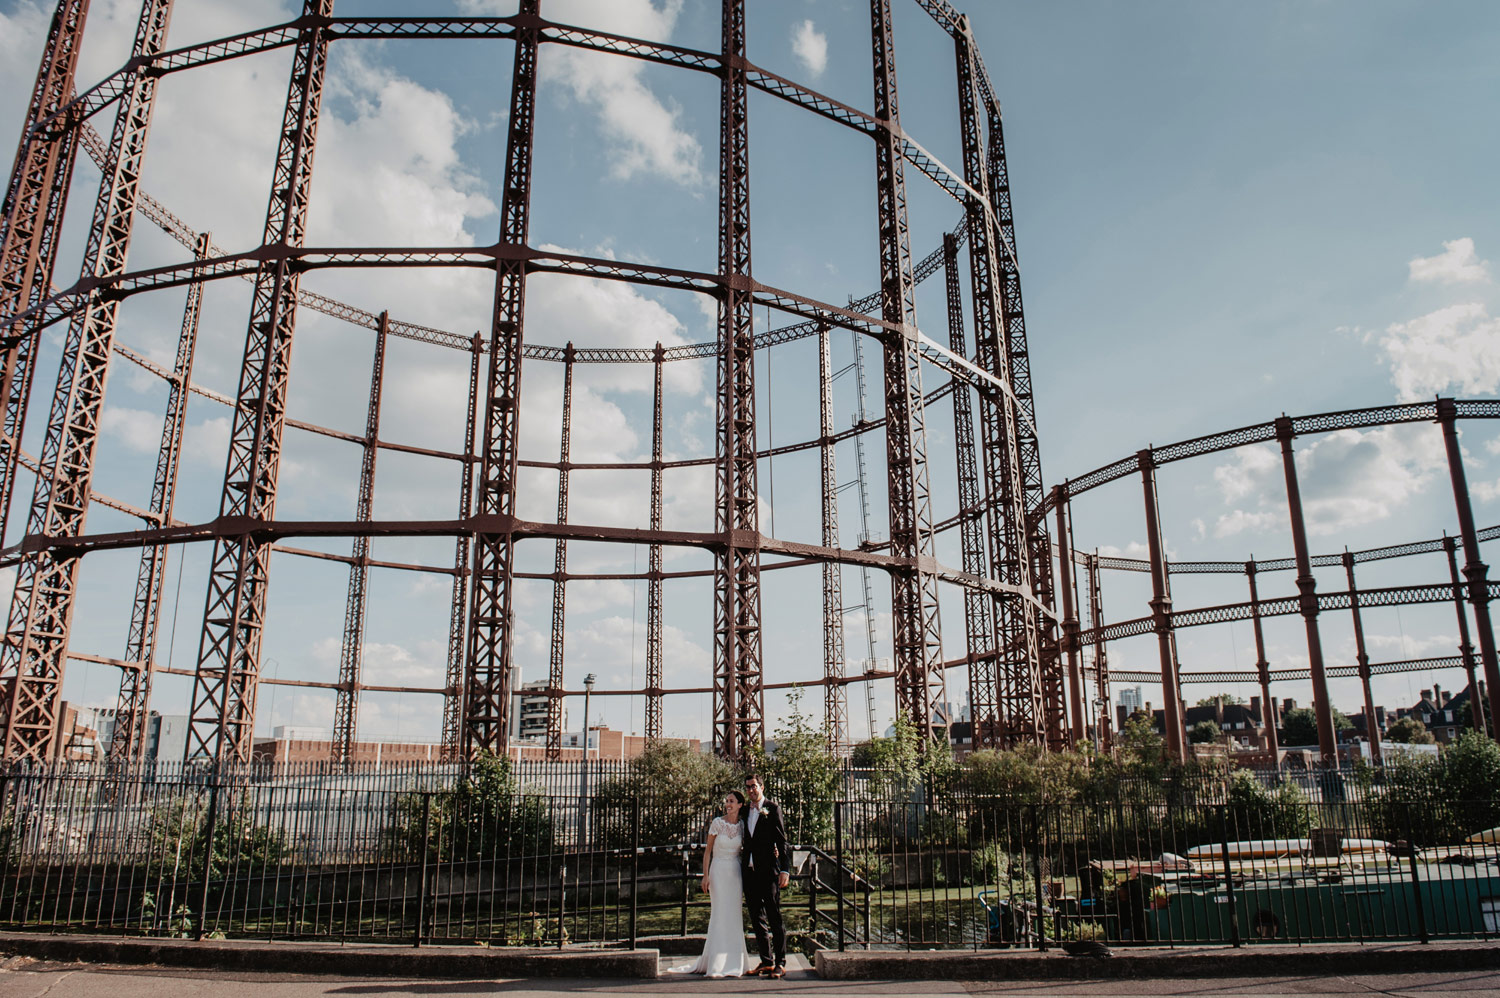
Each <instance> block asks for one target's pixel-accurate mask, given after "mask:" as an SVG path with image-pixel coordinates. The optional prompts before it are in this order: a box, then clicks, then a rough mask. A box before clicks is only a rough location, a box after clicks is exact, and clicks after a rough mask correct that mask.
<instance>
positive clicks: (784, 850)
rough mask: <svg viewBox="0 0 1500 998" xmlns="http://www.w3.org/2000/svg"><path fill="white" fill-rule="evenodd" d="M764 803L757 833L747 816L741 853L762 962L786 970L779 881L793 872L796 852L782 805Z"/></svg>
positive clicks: (751, 919) (764, 800) (768, 801)
mask: <svg viewBox="0 0 1500 998" xmlns="http://www.w3.org/2000/svg"><path fill="white" fill-rule="evenodd" d="M760 804H761V812H760V817H759V818H757V819H756V822H755V830H754V831H751V829H750V815H749V812H748V811H747V812H746V814H745V844H744V847H743V848H742V849H741V850H740V866H741V871H740V872H741V873H742V874H743V877H742V879H743V881H744V884H745V907H747V908H749V909H750V924H751V925H752V926H754V927H755V943H756V945H757V946H758V947H760V962H761V963H774V964H775V965H776V966H778V967H784V966H786V929H785V927H784V926H783V925H782V922H781V885H780V882H779V880H778V878H779V876H780V875H781V874H783V873H786V874H790V873H791V871H792V850H791V846H789V845H788V844H787V840H786V822H785V821H783V820H782V817H781V806H780V805H779V804H777V803H776V802H775V801H773V800H771V799H769V798H764V799H762V800H761V802H760ZM746 807H747V808H748V807H749V805H748V804H747V805H746ZM768 930H769V932H768ZM768 934H769V938H768ZM773 946H774V953H773V948H772V947H773ZM773 957H774V958H773Z"/></svg>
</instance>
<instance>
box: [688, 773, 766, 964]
mask: <svg viewBox="0 0 1500 998" xmlns="http://www.w3.org/2000/svg"><path fill="white" fill-rule="evenodd" d="M744 806H745V797H744V795H743V794H741V793H740V792H739V791H738V790H731V791H729V796H727V797H725V798H724V817H722V818H715V819H714V820H713V822H712V823H711V824H710V825H709V826H708V846H707V848H705V849H704V850H703V889H704V890H705V891H707V892H708V894H709V899H710V905H709V914H708V938H707V939H705V940H704V941H703V955H702V956H700V957H698V962H697V963H693V964H689V965H687V966H683V967H673V968H672V969H673V970H674V971H676V972H677V973H681V974H704V975H706V976H708V977H739V976H741V975H742V974H744V973H745V971H747V970H748V969H749V968H750V955H749V954H748V953H747V952H746V951H745V922H744V915H743V914H742V912H741V908H740V897H741V890H742V888H741V881H740V840H741V839H742V838H743V837H744V834H745V825H744V822H742V821H740V809H741V808H743V807H744Z"/></svg>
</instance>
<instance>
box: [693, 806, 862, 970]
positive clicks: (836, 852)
mask: <svg viewBox="0 0 1500 998" xmlns="http://www.w3.org/2000/svg"><path fill="white" fill-rule="evenodd" d="M833 865H834V866H835V867H837V869H836V870H835V871H834V876H835V877H837V878H838V885H839V890H838V898H839V952H840V953H842V952H844V802H843V801H837V800H836V801H834V802H833ZM849 884H850V888H851V889H853V888H855V887H856V885H855V883H854V879H853V878H852V877H851V878H850V880H849ZM684 935H686V933H684Z"/></svg>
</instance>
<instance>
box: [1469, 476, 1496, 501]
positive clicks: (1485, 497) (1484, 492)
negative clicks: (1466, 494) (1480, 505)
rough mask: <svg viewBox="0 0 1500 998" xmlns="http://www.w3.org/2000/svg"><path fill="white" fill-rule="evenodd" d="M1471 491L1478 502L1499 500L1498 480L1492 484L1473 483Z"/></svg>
mask: <svg viewBox="0 0 1500 998" xmlns="http://www.w3.org/2000/svg"><path fill="white" fill-rule="evenodd" d="M1473 491H1474V498H1476V499H1478V500H1479V501H1480V502H1494V501H1495V500H1496V499H1500V479H1497V480H1496V481H1493V482H1475V483H1474V485H1473Z"/></svg>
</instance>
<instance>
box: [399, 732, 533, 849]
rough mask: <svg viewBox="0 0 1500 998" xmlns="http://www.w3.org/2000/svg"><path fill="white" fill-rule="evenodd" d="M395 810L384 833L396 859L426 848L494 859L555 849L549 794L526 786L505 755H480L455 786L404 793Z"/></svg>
mask: <svg viewBox="0 0 1500 998" xmlns="http://www.w3.org/2000/svg"><path fill="white" fill-rule="evenodd" d="M428 798H430V803H427V802H426V800H427V799H428ZM392 812H393V813H392V817H391V823H390V825H388V826H387V827H386V830H385V835H384V838H385V852H386V854H387V856H389V857H390V858H392V859H404V860H406V861H408V862H410V861H413V860H415V859H416V858H419V857H420V856H422V855H423V853H424V852H425V853H426V854H427V855H428V856H429V857H431V858H434V859H438V858H441V859H444V860H468V859H479V860H493V859H506V858H508V857H510V856H512V855H537V854H540V853H544V852H550V851H551V849H552V811H551V808H550V807H549V806H548V801H547V799H546V798H545V797H542V796H541V795H540V794H535V793H530V792H526V791H523V790H522V789H521V787H520V786H518V785H517V783H516V779H515V777H514V776H513V775H512V774H511V770H510V760H509V759H507V758H505V757H503V756H494V755H489V754H485V755H481V756H480V757H479V758H477V759H475V760H474V762H473V763H472V764H471V765H470V766H469V769H468V771H467V772H466V773H464V774H463V776H462V777H460V778H459V779H458V781H457V782H456V783H454V785H453V786H452V788H451V789H448V790H436V791H425V792H424V791H413V792H411V793H405V794H402V795H401V796H399V797H398V798H397V799H396V802H395V804H394V805H393V807H392ZM424 812H425V815H424Z"/></svg>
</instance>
